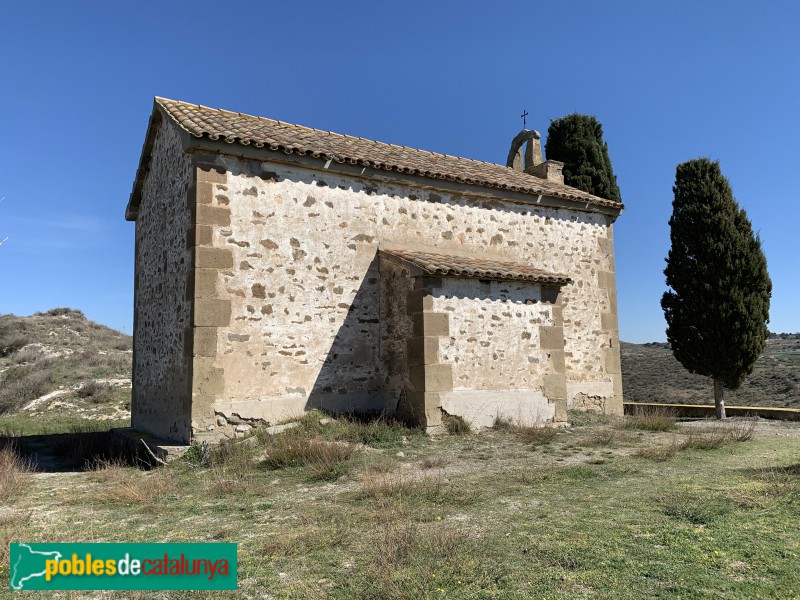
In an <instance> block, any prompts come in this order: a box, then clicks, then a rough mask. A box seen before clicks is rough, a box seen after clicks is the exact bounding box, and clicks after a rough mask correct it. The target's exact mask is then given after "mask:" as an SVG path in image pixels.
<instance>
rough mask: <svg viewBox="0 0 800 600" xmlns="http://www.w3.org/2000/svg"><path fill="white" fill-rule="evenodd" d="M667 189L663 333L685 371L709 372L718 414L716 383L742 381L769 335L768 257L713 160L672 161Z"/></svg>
mask: <svg viewBox="0 0 800 600" xmlns="http://www.w3.org/2000/svg"><path fill="white" fill-rule="evenodd" d="M672 191H673V192H674V194H675V198H674V200H673V203H672V217H671V218H670V220H669V225H670V239H671V241H672V246H671V248H670V251H669V255H668V256H667V268H666V269H665V270H664V274H665V275H666V276H667V286H669V288H671V289H670V290H668V291H667V292H665V293H664V296H663V297H662V299H661V307H662V308H663V309H664V316H665V317H666V320H667V339H668V340H669V343H670V344H671V346H672V351H673V353H674V354H675V358H677V359H678V361H680V363H681V364H682V365H683V366H684V367H685V368H686V369H687V370H688V371H689V372H691V373H698V374H700V375H705V376H707V377H710V378H711V379H712V381H713V383H714V404H715V406H716V411H717V417H718V418H720V419H724V418H725V402H724V400H723V389H724V388H726V387H727V388H728V389H736V388H738V387H739V386H740V385H741V384H742V382H743V381H744V379H745V378H746V377H747V376H748V375H749V374H750V373H751V372H752V371H753V366H754V365H755V362H756V359H757V358H758V357H759V356H760V355H761V352H762V351H763V350H764V344H765V343H766V339H767V336H768V335H769V330H768V328H767V323H769V302H770V297H771V295H772V282H771V280H770V278H769V274H768V273H767V259H766V257H765V256H764V252H763V251H762V249H761V240H760V239H759V237H758V235H754V234H753V228H752V226H751V224H750V220H749V219H748V218H747V214H746V213H745V211H744V210H743V209H741V208H739V205H738V204H737V202H736V200H735V199H734V197H733V192H732V191H731V187H730V185H729V183H728V180H727V179H726V178H725V176H724V175H723V174H722V171H721V170H720V167H719V163H718V162H716V161H714V162H712V161H711V160H709V159H707V158H698V159H695V160H690V161H688V162H685V163H683V164H680V165H678V168H677V171H676V175H675V186H674V187H673V188H672Z"/></svg>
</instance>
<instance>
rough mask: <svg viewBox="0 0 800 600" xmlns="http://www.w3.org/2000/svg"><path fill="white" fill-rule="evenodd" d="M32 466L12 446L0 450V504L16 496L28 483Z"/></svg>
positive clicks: (7, 445)
mask: <svg viewBox="0 0 800 600" xmlns="http://www.w3.org/2000/svg"><path fill="white" fill-rule="evenodd" d="M32 471H33V465H32V464H31V462H30V461H29V460H26V459H24V458H22V457H20V455H19V453H18V452H17V450H16V448H15V447H14V444H6V445H5V447H3V448H2V449H0V502H8V500H9V499H11V498H13V497H14V496H17V495H18V494H19V493H20V492H21V491H22V490H23V489H24V488H25V487H26V486H27V485H28V483H29V482H30V474H31V472H32Z"/></svg>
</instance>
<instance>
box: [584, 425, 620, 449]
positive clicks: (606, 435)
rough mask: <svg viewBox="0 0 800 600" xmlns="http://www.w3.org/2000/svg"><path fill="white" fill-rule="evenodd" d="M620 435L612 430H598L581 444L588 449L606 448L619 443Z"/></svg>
mask: <svg viewBox="0 0 800 600" xmlns="http://www.w3.org/2000/svg"><path fill="white" fill-rule="evenodd" d="M620 439H621V438H620V434H619V433H618V432H616V431H614V430H613V429H600V430H598V431H595V432H594V433H592V434H591V435H590V436H589V437H587V438H586V439H584V440H583V441H582V442H581V443H582V444H583V445H584V446H589V447H608V446H613V445H615V444H616V443H617V442H618V441H620Z"/></svg>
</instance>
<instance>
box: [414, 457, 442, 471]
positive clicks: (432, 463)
mask: <svg viewBox="0 0 800 600" xmlns="http://www.w3.org/2000/svg"><path fill="white" fill-rule="evenodd" d="M444 465H445V460H444V458H443V457H441V456H426V457H425V458H423V459H422V461H421V462H420V466H421V467H422V468H423V469H437V468H439V467H443V466H444Z"/></svg>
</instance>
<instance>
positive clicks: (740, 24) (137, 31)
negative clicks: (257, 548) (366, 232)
mask: <svg viewBox="0 0 800 600" xmlns="http://www.w3.org/2000/svg"><path fill="white" fill-rule="evenodd" d="M2 16H3V22H4V24H5V27H4V36H3V41H2V47H3V59H2V60H1V61H0V92H2V93H0V126H2V135H0V197H2V198H4V200H3V201H2V202H0V239H2V238H4V237H8V240H7V242H6V243H5V244H3V245H2V247H0V275H1V276H2V286H1V287H0V290H2V291H0V313H7V312H13V313H15V314H19V315H24V314H30V313H31V312H33V311H37V310H46V309H48V308H52V307H55V306H70V307H74V308H80V309H82V310H83V311H84V312H85V313H86V314H87V316H89V317H90V318H92V319H95V320H97V321H99V322H101V323H104V324H107V325H110V326H112V327H115V328H118V329H122V330H124V331H126V332H128V333H130V331H131V322H132V304H133V224H132V223H128V222H126V221H125V220H124V217H123V213H124V208H125V204H126V202H127V199H128V195H129V193H130V189H131V184H132V182H133V177H134V174H135V171H136V165H137V161H138V158H139V153H140V151H141V147H142V143H143V141H144V134H145V129H146V126H147V119H148V116H149V113H150V110H151V107H152V99H153V96H156V95H159V96H166V97H169V98H175V99H180V100H186V101H189V102H195V103H199V104H205V105H208V106H213V107H220V108H227V109H229V110H234V111H239V112H246V113H250V114H256V115H263V116H269V117H273V118H277V119H281V120H284V121H289V122H294V123H301V124H304V125H309V126H312V127H319V128H321V129H326V130H332V131H338V132H341V133H348V134H352V135H358V136H362V137H366V138H371V139H377V140H381V141H386V142H391V143H395V144H401V145H406V146H412V147H417V148H424V149H427V150H434V151H438V152H445V153H447V154H454V155H460V156H466V157H470V158H476V159H480V160H486V161H492V162H501V163H502V162H503V161H504V159H505V156H506V154H507V152H508V146H509V143H510V141H511V139H512V138H513V136H514V135H515V134H516V133H517V132H518V131H519V129H520V128H521V125H522V123H521V120H520V118H519V115H520V113H521V112H522V110H523V109H525V110H527V111H528V113H529V117H528V126H529V127H532V128H535V129H538V130H540V131H541V132H542V133H543V134H544V133H545V132H546V130H547V126H548V124H549V120H550V119H553V118H557V117H560V116H564V115H566V114H569V113H572V112H581V113H587V114H594V115H595V116H597V118H598V119H599V120H600V121H601V122H602V123H603V127H604V130H605V137H606V141H607V142H608V145H609V151H610V155H611V159H612V162H613V165H614V170H615V172H616V174H617V178H618V182H619V185H620V189H621V191H622V197H623V201H624V202H625V204H626V205H627V210H626V211H625V213H623V215H622V217H620V219H619V220H618V221H617V224H616V226H615V235H616V252H617V278H618V282H617V284H618V291H619V312H620V334H621V337H622V339H623V340H628V341H634V342H645V341H652V340H664V339H665V334H664V328H665V324H664V320H663V315H662V312H661V308H660V306H659V299H660V297H661V294H662V293H663V291H664V289H665V284H664V276H663V273H662V271H663V267H664V257H665V256H666V253H667V250H668V248H669V229H668V226H667V220H668V219H669V215H670V211H671V201H672V184H673V180H674V176H675V166H676V165H677V164H678V163H680V162H683V161H685V160H688V159H690V158H695V157H698V156H709V157H711V158H713V159H715V160H719V161H720V164H721V167H722V170H723V172H724V173H725V174H726V175H727V177H728V178H729V180H730V182H731V185H732V186H733V190H734V194H735V195H736V197H737V199H738V200H739V202H740V204H741V205H742V206H743V207H745V208H746V209H747V211H748V214H749V216H750V218H751V220H752V222H753V226H754V228H755V229H756V230H757V231H759V232H760V235H761V238H762V241H763V245H764V249H765V252H766V255H767V260H768V264H769V270H770V274H771V276H772V280H773V285H774V292H773V299H772V311H771V317H772V322H771V329H772V330H773V331H800V313H799V312H798V311H797V310H796V306H797V304H798V302H797V300H796V299H797V298H800V277H798V267H797V258H796V256H797V245H796V242H797V237H798V227H799V226H800V202H799V201H798V200H800V198H798V196H800V192H798V189H799V188H798V185H797V183H796V179H797V165H798V163H799V162H800V151H799V150H798V140H800V111H799V110H798V108H797V107H798V97H800V60H798V59H799V58H800V36H798V35H797V31H798V30H800V4H797V3H794V2H788V1H786V2H767V3H761V4H758V5H754V4H752V3H744V2H730V1H727V2H714V1H703V2H697V1H696V0H694V1H684V0H672V1H652V2H640V1H636V0H630V1H628V2H622V1H613V0H611V1H604V2H597V1H596V0H595V1H572V2H552V3H547V4H543V3H534V2H525V3H523V2H505V3H489V2H485V1H482V2H469V1H463V0H462V1H458V2H430V1H429V2H424V3H423V2H404V3H380V2H350V3H337V2H313V1H306V2H302V3H300V2H298V3H288V2H282V3H277V2H275V3H271V2H234V1H230V2H204V1H196V2H185V3H178V2H164V1H162V2H158V3H156V2H136V3H132V2H130V3H111V2H103V3H101V2H75V3H66V2H16V3H11V2H8V3H5V4H4V6H3V8H2Z"/></svg>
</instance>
